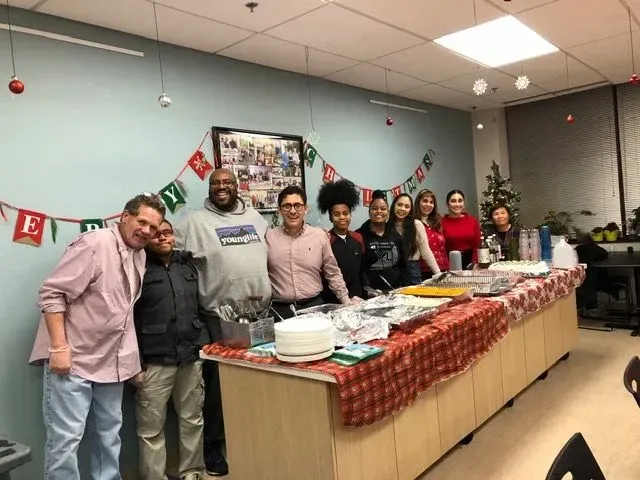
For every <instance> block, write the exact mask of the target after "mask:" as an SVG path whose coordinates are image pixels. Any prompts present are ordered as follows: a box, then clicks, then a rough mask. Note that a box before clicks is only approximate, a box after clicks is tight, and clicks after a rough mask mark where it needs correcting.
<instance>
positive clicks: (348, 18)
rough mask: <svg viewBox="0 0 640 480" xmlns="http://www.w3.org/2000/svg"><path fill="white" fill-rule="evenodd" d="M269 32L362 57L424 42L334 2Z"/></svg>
mask: <svg viewBox="0 0 640 480" xmlns="http://www.w3.org/2000/svg"><path fill="white" fill-rule="evenodd" d="M268 34H269V35H271V36H274V37H278V38H281V39H283V40H288V41H291V42H294V43H298V44H300V45H308V46H310V47H314V48H317V49H319V50H324V51H327V52H332V53H338V54H342V55H344V56H346V57H349V58H354V59H358V60H369V59H372V58H376V57H381V56H383V55H387V54H389V53H392V52H396V51H398V50H402V49H404V48H408V47H412V46H414V45H418V44H419V43H422V40H421V39H419V38H418V37H415V36H413V35H409V34H407V33H404V32H401V31H398V30H396V29H394V28H391V27H388V26H386V25H383V24H381V23H379V22H376V21H374V20H370V19H368V18H365V17H363V16H361V15H357V14H355V13H352V12H350V11H347V10H344V9H343V8H339V7H337V6H335V5H331V4H328V5H326V6H324V7H323V8H320V9H318V10H315V11H313V12H311V13H309V14H307V15H304V16H302V17H300V18H297V19H295V20H292V21H290V22H287V23H286V24H284V25H281V26H279V27H276V28H274V29H271V30H268Z"/></svg>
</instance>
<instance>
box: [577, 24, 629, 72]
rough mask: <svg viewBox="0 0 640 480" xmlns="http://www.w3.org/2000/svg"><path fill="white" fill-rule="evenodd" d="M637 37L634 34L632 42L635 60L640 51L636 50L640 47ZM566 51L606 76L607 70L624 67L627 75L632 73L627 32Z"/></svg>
mask: <svg viewBox="0 0 640 480" xmlns="http://www.w3.org/2000/svg"><path fill="white" fill-rule="evenodd" d="M637 37H638V35H634V42H633V43H634V49H635V51H636V62H637V60H638V57H637V55H638V52H639V51H640V50H638V49H639V48H640V39H639V38H637ZM568 52H569V53H570V54H571V55H573V56H575V57H576V58H577V59H579V60H580V61H582V62H584V63H586V64H587V65H589V66H591V67H592V68H593V69H595V70H597V71H599V72H601V73H602V74H603V75H605V76H607V71H608V70H610V69H614V70H620V69H625V68H626V69H628V71H629V75H631V73H632V72H631V70H632V66H631V45H630V42H629V34H628V33H624V34H622V35H617V36H615V37H610V38H606V39H604V40H599V41H596V42H591V43H586V44H583V45H578V46H576V47H573V48H570V49H568ZM639 73H640V72H639ZM569 76H571V71H569Z"/></svg>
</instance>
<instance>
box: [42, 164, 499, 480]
mask: <svg viewBox="0 0 640 480" xmlns="http://www.w3.org/2000/svg"><path fill="white" fill-rule="evenodd" d="M358 200H359V193H358V191H357V189H356V187H355V186H354V185H353V184H352V183H350V182H348V181H345V180H341V181H338V182H336V183H329V184H324V185H323V186H322V187H321V189H320V192H319V194H318V198H317V202H318V207H319V209H320V210H321V211H322V212H323V213H328V214H329V217H330V219H331V223H332V225H333V228H331V229H330V230H329V231H328V232H327V231H326V230H323V229H321V228H318V227H314V226H311V225H309V224H307V223H306V222H305V216H306V214H307V212H308V202H307V195H306V192H305V191H304V189H302V188H301V187H299V186H295V185H292V186H288V187H286V188H284V189H283V190H282V191H281V192H280V194H279V195H278V211H279V213H280V215H281V216H282V219H283V222H282V225H281V226H278V227H274V228H268V226H267V223H266V221H265V220H264V218H263V217H262V216H261V215H260V214H259V213H258V212H257V211H256V210H254V209H253V208H252V207H251V206H248V205H246V204H245V202H244V201H243V200H242V198H240V197H239V196H238V181H237V179H236V177H235V175H234V174H233V172H231V171H230V170H227V169H224V168H219V169H217V170H215V171H214V172H213V173H212V174H211V176H210V177H209V194H208V197H207V198H206V199H205V201H204V206H203V208H202V209H200V210H197V211H193V212H190V213H189V214H188V215H186V216H185V218H184V219H182V221H180V222H179V223H178V224H176V226H175V229H174V226H173V225H172V224H171V223H170V222H169V221H168V220H167V219H166V218H165V213H166V212H165V206H164V204H163V203H162V200H161V199H160V197H159V196H157V195H151V194H140V195H137V196H136V197H134V198H133V199H131V200H129V201H128V202H127V203H126V205H125V207H124V210H123V213H122V215H121V218H120V221H119V222H118V223H117V224H115V225H113V226H111V227H109V228H106V229H100V230H94V231H90V232H85V233H83V234H80V236H78V237H77V238H76V239H75V240H74V241H73V242H72V243H71V244H70V245H69V246H68V247H67V249H66V250H65V252H64V254H63V256H62V258H61V260H60V262H59V263H58V265H57V266H56V268H55V269H54V271H53V273H52V274H51V275H50V276H49V277H48V278H47V279H46V280H45V281H44V282H43V284H42V287H41V289H40V293H39V307H40V310H41V311H42V318H41V322H40V326H39V328H38V332H37V335H36V341H35V345H34V349H33V352H32V355H31V362H32V363H43V364H44V366H45V368H44V375H43V377H44V380H43V382H44V388H43V414H44V424H45V430H46V444H45V449H44V450H45V462H44V478H45V480H79V479H80V473H79V469H78V456H77V453H78V447H79V444H80V441H81V439H82V437H83V435H84V434H85V432H86V431H87V427H89V428H88V431H89V432H90V433H91V435H92V437H91V439H92V444H91V467H90V468H91V478H93V479H94V480H98V479H99V480H119V479H120V478H121V476H120V469H119V455H120V447H121V442H120V436H119V432H120V428H121V426H122V398H123V387H124V383H125V382H129V383H131V384H132V385H133V386H134V388H135V389H136V393H135V409H136V431H137V436H138V449H139V454H140V455H139V457H140V460H139V474H140V477H141V479H142V480H165V479H166V478H167V476H166V473H165V470H166V451H165V437H164V423H165V418H166V412H167V404H168V401H169V399H170V398H171V399H172V400H173V405H174V408H175V410H176V414H177V418H178V426H179V463H178V470H179V476H180V478H181V480H198V479H200V478H201V476H202V472H203V471H206V472H207V473H208V474H209V475H214V476H215V475H225V474H227V473H228V470H229V469H228V466H227V462H226V460H225V456H224V454H223V447H224V422H223V415H222V402H221V391H220V381H219V376H218V368H217V364H216V363H215V362H204V363H203V362H202V361H201V360H200V359H199V355H198V352H199V349H200V347H201V346H202V345H203V344H204V343H208V342H212V341H217V340H220V339H221V319H220V318H219V317H218V316H217V315H216V313H215V312H216V309H217V308H218V307H220V306H221V305H234V304H235V303H236V302H241V301H246V300H258V301H265V302H269V301H271V304H272V310H273V312H274V317H275V318H276V320H281V319H286V318H290V317H291V316H293V315H294V314H295V312H296V311H297V310H300V309H304V308H308V307H312V306H315V305H320V304H323V303H326V302H336V303H343V304H348V303H354V302H355V303H357V302H360V301H361V300H362V299H364V298H368V297H371V296H375V295H379V294H380V293H383V292H387V291H389V290H391V289H394V288H397V287H399V286H403V285H409V284H414V283H418V282H420V281H421V280H422V279H423V278H426V277H428V276H430V275H432V274H436V273H439V272H441V271H444V270H447V269H448V268H449V264H448V251H451V250H459V251H461V252H462V255H463V257H464V258H466V261H468V262H469V263H472V262H473V261H474V259H475V258H476V257H477V249H478V247H479V245H480V226H479V224H478V221H477V220H476V219H475V218H474V217H473V216H471V215H469V214H468V213H466V212H465V203H464V200H465V198H464V194H463V193H462V192H461V191H459V190H454V191H452V192H450V193H449V194H448V195H447V197H446V202H447V206H448V209H449V213H448V214H447V215H444V216H441V215H440V214H439V212H438V206H437V202H436V197H435V195H434V193H433V192H431V191H429V190H423V191H421V192H419V193H418V195H417V196H416V199H415V202H414V201H413V199H412V198H411V197H410V196H409V195H407V194H402V195H399V196H398V197H396V198H395V199H394V200H393V202H392V203H391V206H389V204H388V201H387V199H386V197H385V195H384V193H383V192H381V191H376V192H374V194H373V199H372V201H371V204H370V205H369V220H367V221H366V222H365V223H364V224H363V225H362V226H361V227H360V228H359V229H357V230H356V231H352V230H350V228H349V227H350V223H351V213H352V212H353V210H354V209H355V207H356V206H357V204H358ZM505 208H506V207H504V206H498V207H497V209H496V212H498V210H500V209H505ZM505 211H506V212H507V217H506V223H505V221H504V218H502V217H504V216H503V215H502V217H501V214H502V213H503V212H501V211H500V212H498V213H497V214H496V216H495V217H494V218H495V219H496V220H494V223H495V225H496V229H497V230H498V231H500V232H503V233H504V235H507V232H508V230H509V229H510V225H509V224H508V209H506V210H505ZM498 217H500V218H498Z"/></svg>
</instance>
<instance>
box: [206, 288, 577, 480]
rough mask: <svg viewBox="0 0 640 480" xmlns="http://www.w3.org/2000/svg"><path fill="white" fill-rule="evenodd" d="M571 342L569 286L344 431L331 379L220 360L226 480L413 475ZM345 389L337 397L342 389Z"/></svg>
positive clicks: (465, 436)
mask: <svg viewBox="0 0 640 480" xmlns="http://www.w3.org/2000/svg"><path fill="white" fill-rule="evenodd" d="M577 338H578V322H577V312H576V303H575V289H574V288H571V289H570V291H569V293H568V294H566V295H564V296H562V297H559V298H557V299H555V300H554V301H552V302H550V303H548V304H546V305H545V306H544V307H542V308H540V309H538V310H537V311H536V312H535V313H533V314H529V315H527V316H524V317H523V318H519V319H517V321H515V320H514V321H511V322H510V328H509V329H508V333H506V335H504V336H502V338H501V339H500V340H499V341H497V342H496V343H495V344H494V345H493V346H492V348H490V350H489V351H488V352H487V353H486V354H484V356H482V357H480V358H478V359H476V360H475V361H473V363H471V365H470V366H469V367H468V368H466V369H465V370H464V371H462V372H461V373H459V374H457V375H455V376H453V377H451V378H448V379H447V380H444V381H441V382H438V383H435V384H434V385H432V386H431V387H430V388H428V389H427V390H426V391H424V392H422V393H421V394H420V395H419V396H418V397H417V398H416V399H415V401H413V403H412V404H410V405H409V406H407V407H406V408H402V409H399V410H397V411H395V412H394V413H392V414H390V415H388V416H386V417H385V418H383V419H382V420H379V421H376V422H374V423H371V424H365V425H363V426H360V427H350V426H345V417H344V412H343V403H344V402H341V398H340V393H339V390H338V384H337V382H336V378H335V376H333V375H328V374H325V373H322V372H320V371H313V370H308V369H306V370H305V369H299V368H291V367H288V366H284V365H282V364H265V363H255V362H250V361H247V360H246V359H243V358H228V357H227V358H225V357H223V356H219V355H214V356H208V355H205V354H203V358H205V359H207V360H214V361H217V362H219V366H220V381H221V388H222V400H223V409H224V418H225V431H226V441H227V452H228V456H229V465H230V471H231V475H232V478H233V480H236V479H237V480H244V479H254V478H260V479H261V480H270V479H273V480H289V479H291V480H299V479H309V480H315V479H318V480H324V479H339V480H353V479H365V478H366V479H380V480H394V479H395V480H404V479H415V478H416V477H417V476H419V475H420V474H421V473H423V472H424V471H425V470H427V469H428V468H429V466H431V465H432V464H433V463H434V462H436V461H437V460H438V459H439V458H440V457H441V456H442V455H444V454H445V453H446V452H447V451H448V450H450V449H451V448H452V447H454V446H455V445H456V444H457V443H458V442H460V441H461V440H470V439H471V438H472V434H473V432H474V430H475V429H476V428H478V427H479V426H480V425H482V424H483V423H484V422H486V421H487V420H488V419H489V418H490V417H491V416H492V415H494V414H495V413H496V412H498V411H499V410H500V409H501V408H502V407H503V406H505V405H510V404H512V402H513V399H514V397H515V396H516V395H518V394H519V393H520V392H522V391H523V390H524V389H525V388H526V387H527V386H528V385H530V384H531V383H533V382H534V381H536V379H538V378H540V377H545V376H546V373H547V372H548V369H549V368H551V367H552V366H553V365H554V364H555V363H556V362H557V361H558V360H560V359H566V358H568V356H569V352H570V350H571V349H572V348H573V346H574V345H575V344H576V342H577ZM343 393H344V392H343Z"/></svg>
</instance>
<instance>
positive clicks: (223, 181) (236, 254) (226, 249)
mask: <svg viewBox="0 0 640 480" xmlns="http://www.w3.org/2000/svg"><path fill="white" fill-rule="evenodd" d="M175 230H176V232H175V233H176V237H175V239H176V248H177V249H179V250H183V251H189V252H191V253H192V254H193V264H194V265H195V267H196V269H197V270H198V274H199V279H198V295H199V300H200V305H201V307H202V308H203V309H204V311H202V312H201V316H202V317H203V318H202V320H203V321H205V323H206V324H207V327H208V329H209V335H210V340H211V341H216V340H219V339H220V336H221V332H220V319H219V318H217V316H216V315H215V313H214V312H213V309H214V307H216V306H218V305H223V304H227V303H231V302H234V301H236V300H246V299H248V298H253V299H256V300H259V299H263V300H267V299H269V298H270V297H271V282H270V281H269V272H268V271H267V245H266V243H265V240H264V236H265V233H266V231H267V222H266V221H265V219H264V218H263V217H262V215H260V214H259V213H258V212H257V211H256V210H254V209H253V208H252V207H250V206H247V205H245V203H244V201H243V200H242V199H241V198H240V197H238V181H237V179H236V176H235V175H234V174H233V172H231V171H230V170H227V169H223V168H218V169H216V170H215V171H214V172H213V173H212V174H211V176H210V177H209V197H208V198H207V199H206V200H205V201H204V208H203V209H201V210H197V211H195V212H191V213H190V214H189V215H187V216H186V217H185V218H184V220H183V221H181V222H180V223H179V224H178V225H177V226H176V229H175ZM202 373H203V377H204V381H205V400H204V411H203V413H204V460H205V467H206V470H207V473H208V474H209V475H213V476H217V475H226V474H227V473H228V471H229V468H228V466H227V462H226V460H225V458H224V456H223V454H222V443H223V441H224V424H223V420H222V401H221V398H220V380H219V376H218V365H217V363H215V362H204V365H203V371H202Z"/></svg>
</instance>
